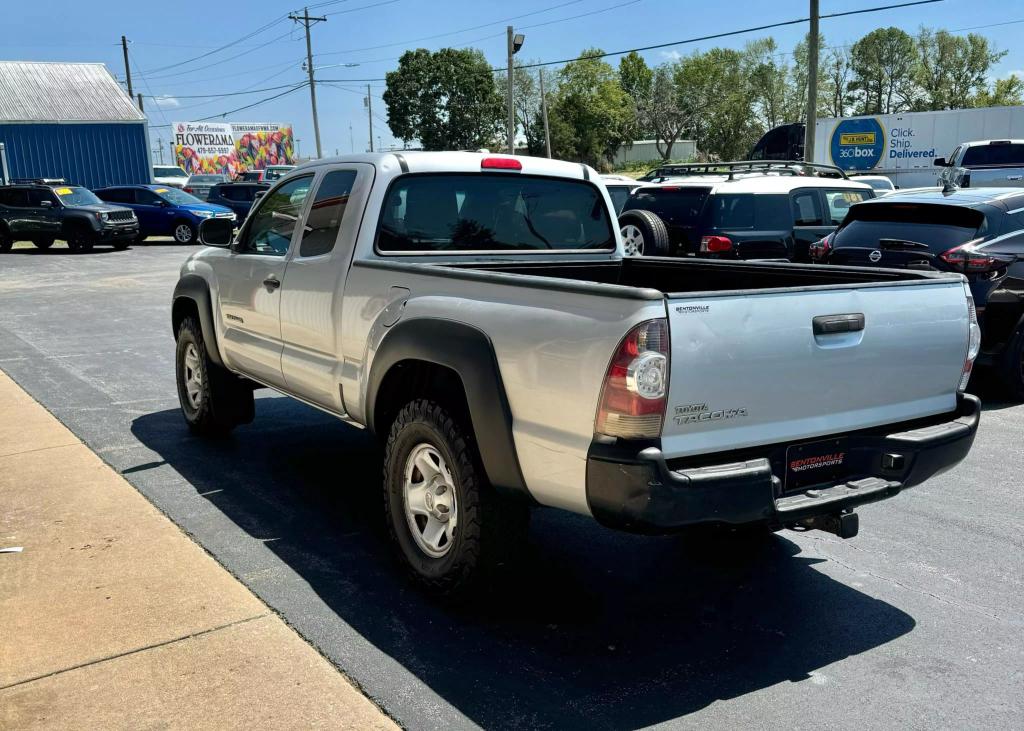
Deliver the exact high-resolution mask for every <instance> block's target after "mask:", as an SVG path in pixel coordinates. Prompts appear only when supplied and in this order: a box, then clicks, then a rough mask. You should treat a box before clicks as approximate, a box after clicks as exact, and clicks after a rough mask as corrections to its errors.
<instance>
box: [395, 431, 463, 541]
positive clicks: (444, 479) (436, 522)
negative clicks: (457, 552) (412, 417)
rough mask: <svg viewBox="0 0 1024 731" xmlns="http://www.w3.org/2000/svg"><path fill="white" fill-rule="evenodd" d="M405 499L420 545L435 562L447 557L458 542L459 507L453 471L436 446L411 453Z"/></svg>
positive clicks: (406, 508)
mask: <svg viewBox="0 0 1024 731" xmlns="http://www.w3.org/2000/svg"><path fill="white" fill-rule="evenodd" d="M402 498H403V504H404V509H405V519H406V522H407V523H408V524H409V531H410V533H412V537H413V540H415V541H416V545H417V546H419V549H420V550H421V551H423V553H425V554H426V555H427V556H430V557H431V558H442V557H443V556H445V555H446V554H447V553H448V552H449V551H450V550H451V547H452V543H453V541H454V539H455V531H456V528H457V526H458V517H459V514H458V503H457V501H456V497H455V480H454V478H453V477H452V473H451V470H449V469H448V465H447V464H445V461H444V458H443V457H442V456H441V453H440V452H438V450H437V448H436V447H434V446H433V445H431V444H427V443H423V444H418V445H416V447H414V448H413V450H412V451H411V452H410V453H409V457H408V459H406V461H405V472H404V482H403V489H402Z"/></svg>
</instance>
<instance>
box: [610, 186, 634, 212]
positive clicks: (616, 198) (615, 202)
mask: <svg viewBox="0 0 1024 731" xmlns="http://www.w3.org/2000/svg"><path fill="white" fill-rule="evenodd" d="M605 187H607V188H608V195H609V196H611V199H612V207H614V208H615V212H616V213H618V212H619V211H621V210H622V207H623V206H624V205H626V201H627V200H629V194H630V193H631V192H632V191H633V188H634V186H632V185H608V186H605Z"/></svg>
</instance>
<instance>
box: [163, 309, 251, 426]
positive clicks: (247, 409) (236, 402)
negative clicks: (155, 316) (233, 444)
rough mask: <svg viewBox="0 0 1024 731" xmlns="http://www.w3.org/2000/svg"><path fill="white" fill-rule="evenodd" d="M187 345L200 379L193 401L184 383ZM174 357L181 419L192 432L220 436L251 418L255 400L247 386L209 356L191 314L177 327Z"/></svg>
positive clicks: (199, 330) (200, 332) (199, 329)
mask: <svg viewBox="0 0 1024 731" xmlns="http://www.w3.org/2000/svg"><path fill="white" fill-rule="evenodd" d="M189 346H192V347H193V348H194V349H195V351H196V355H197V357H198V369H199V372H200V374H201V381H202V386H201V388H200V395H199V400H198V404H197V405H193V403H192V401H191V400H190V398H189V395H188V391H187V386H186V375H185V372H186V368H185V353H186V351H187V350H188V348H189ZM174 361H175V379H176V381H177V385H178V402H179V403H180V404H181V413H182V415H183V416H184V417H185V423H186V424H188V427H189V429H191V430H192V432H193V433H195V434H199V435H202V436H223V435H225V434H227V433H228V432H230V431H231V430H232V429H234V428H235V427H236V426H238V425H239V424H248V423H250V422H251V421H252V420H253V417H254V415H255V403H254V401H253V394H252V388H251V386H250V385H249V384H248V383H246V382H245V381H243V380H242V379H240V378H238V377H237V376H235V375H234V374H233V373H231V372H230V371H228V370H227V369H225V368H223V367H222V366H219V365H217V364H216V363H214V362H213V361H211V360H210V356H209V355H208V354H207V351H206V343H205V342H204V340H203V331H202V328H201V327H200V325H199V322H198V321H197V320H196V319H195V318H193V317H186V318H185V319H184V320H183V321H182V323H181V325H180V326H179V327H178V342H177V349H176V352H175V358H174Z"/></svg>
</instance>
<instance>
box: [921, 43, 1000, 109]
mask: <svg viewBox="0 0 1024 731" xmlns="http://www.w3.org/2000/svg"><path fill="white" fill-rule="evenodd" d="M915 40H916V43H917V48H918V54H919V56H918V64H917V70H916V74H915V78H916V81H917V84H918V86H920V87H921V97H920V100H919V102H918V108H919V109H925V110H927V109H963V108H964V107H969V106H972V104H973V103H974V101H975V99H976V98H977V97H978V95H979V94H981V93H982V92H985V91H987V90H988V76H989V72H990V71H991V70H992V67H993V66H994V65H995V64H996V63H998V62H999V61H1000V60H1001V59H1002V58H1003V57H1004V56H1005V55H1006V52H1005V51H1003V52H999V51H996V50H995V49H994V48H993V47H992V45H991V44H990V43H989V40H988V39H987V38H985V37H984V36H980V35H978V34H977V33H969V34H968V35H966V36H958V35H953V34H952V33H950V32H948V31H944V30H938V31H933V30H931V29H929V28H921V30H920V32H919V33H918V34H917V38H916V39H915Z"/></svg>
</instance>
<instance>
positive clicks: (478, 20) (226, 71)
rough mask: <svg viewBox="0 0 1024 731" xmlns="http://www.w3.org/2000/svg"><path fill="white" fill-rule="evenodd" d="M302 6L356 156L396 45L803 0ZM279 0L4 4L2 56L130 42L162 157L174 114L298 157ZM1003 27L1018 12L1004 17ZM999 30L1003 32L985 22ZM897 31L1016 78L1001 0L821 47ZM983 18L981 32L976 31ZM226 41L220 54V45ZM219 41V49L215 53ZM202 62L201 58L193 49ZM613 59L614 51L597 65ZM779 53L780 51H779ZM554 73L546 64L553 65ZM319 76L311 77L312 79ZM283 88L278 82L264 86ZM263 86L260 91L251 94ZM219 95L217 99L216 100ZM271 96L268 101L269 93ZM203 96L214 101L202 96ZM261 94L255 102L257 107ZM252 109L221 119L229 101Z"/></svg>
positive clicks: (611, 29) (681, 24)
mask: <svg viewBox="0 0 1024 731" xmlns="http://www.w3.org/2000/svg"><path fill="white" fill-rule="evenodd" d="M901 1H902V0H820V12H821V13H822V15H825V14H828V13H835V12H843V11H849V10H857V9H861V8H870V7H877V6H880V5H888V4H893V3H896V2H901ZM309 5H310V15H319V16H324V15H326V17H327V21H326V22H323V23H317V24H315V25H314V26H313V29H312V43H313V55H314V60H313V65H314V67H315V68H316V69H317V72H316V77H317V79H318V84H317V102H318V107H319V118H320V132H321V142H322V147H323V151H324V154H325V155H333V154H335V152H337V153H340V154H345V153H348V152H350V151H356V152H361V151H363V150H365V149H366V147H367V144H368V138H369V122H368V117H369V115H368V114H367V109H366V108H365V106H364V103H363V98H364V97H365V95H366V85H367V84H369V85H370V94H371V96H372V103H373V137H374V145H375V146H378V147H379V146H380V145H383V146H384V147H388V146H391V145H400V144H401V143H400V142H399V141H397V140H395V139H394V138H393V137H392V135H391V132H390V130H389V129H388V127H387V122H386V119H387V112H386V109H385V105H384V101H383V99H381V95H382V94H383V92H384V74H385V73H386V72H388V71H391V70H394V69H395V68H396V67H397V64H398V57H399V56H401V54H402V53H403V52H404V51H405V50H408V49H413V48H429V49H431V50H436V49H438V48H442V47H446V46H450V47H466V46H470V47H475V48H479V49H480V50H481V51H483V52H484V54H485V56H486V57H487V59H488V61H490V62H491V64H492V65H494V66H496V67H503V66H504V65H505V26H506V25H509V24H512V25H514V26H515V27H516V30H517V32H522V33H524V34H525V35H526V42H525V44H524V46H523V49H522V50H521V51H520V52H519V55H518V56H517V58H519V59H522V60H523V61H525V62H530V61H554V60H559V59H565V58H571V57H573V56H575V55H577V54H579V52H580V51H581V50H582V49H584V48H588V47H599V48H602V49H603V50H605V51H619V50H627V49H630V48H633V47H638V46H648V45H654V44H661V43H669V42H674V41H679V40H685V39H688V38H694V37H698V36H703V35H710V34H714V33H722V32H727V31H734V30H739V29H742V28H749V27H753V26H758V25H763V24H769V23H776V22H781V21H786V20H793V19H798V18H803V17H806V16H807V14H808V3H807V2H806V0H798V1H794V0H773V1H772V2H765V1H764V0H725V1H724V2H710V3H709V2H694V1H693V0H547V1H545V0H522V1H521V3H514V4H513V3H508V2H501V3H499V2H494V1H493V0H432V1H425V0H333V1H325V0H309ZM295 10H298V12H299V13H300V14H301V12H302V10H301V7H298V8H293V7H292V6H291V5H290V4H289V0H284V2H282V1H281V0H247V1H246V2H230V3H218V2H210V0H174V2H160V3H140V2H138V0H127V1H122V0H94V1H93V2H82V1H81V0H73V1H68V0H48V2H45V3H39V4H38V5H35V4H31V3H17V4H16V5H15V6H13V7H12V8H8V9H7V10H6V11H5V13H4V26H5V28H4V34H3V35H4V39H3V42H2V43H0V60H17V61H99V62H103V63H105V64H106V65H107V67H108V68H109V69H110V71H111V72H112V73H113V74H114V75H115V76H116V77H117V78H118V79H121V80H123V78H124V60H123V56H122V51H121V42H120V41H121V35H122V34H123V35H125V36H126V37H127V38H128V39H129V41H130V43H129V52H130V59H131V66H132V82H133V86H134V90H135V91H136V92H142V93H143V94H145V95H146V96H147V97H153V98H147V99H145V107H146V113H147V116H148V117H149V120H150V125H151V137H152V138H153V139H152V144H153V146H154V148H155V149H154V160H155V161H158V160H159V152H158V151H157V148H158V146H159V149H161V150H163V151H164V153H165V157H166V159H167V160H168V161H169V160H170V152H169V149H170V148H169V140H170V128H169V125H170V124H171V123H173V122H179V121H197V120H199V119H201V118H205V117H215V118H214V119H211V120H210V121H227V122H231V121H233V122H284V123H291V124H292V125H293V126H294V128H295V136H296V138H297V139H298V140H299V143H298V145H299V152H300V154H301V155H302V156H310V155H313V154H315V142H314V135H313V123H312V113H311V108H310V98H309V89H308V88H305V87H303V88H301V89H298V90H296V91H293V92H291V93H287V92H289V85H292V84H296V83H300V82H302V81H304V80H305V79H306V72H305V71H304V70H303V66H302V65H303V63H304V61H305V51H306V48H305V35H304V33H303V31H302V27H301V25H299V24H297V23H295V22H293V21H291V20H288V19H287V17H285V16H287V15H288V13H289V12H293V11H295ZM1013 21H1019V22H1017V23H1014V22H1013ZM995 24H1000V25H995ZM890 25H892V26H896V27H899V28H902V29H904V30H906V31H908V32H910V33H914V32H916V30H917V29H918V28H919V27H920V26H921V25H926V26H929V27H932V28H945V29H947V30H953V31H962V32H966V30H965V29H976V30H974V31H973V32H977V33H981V34H984V35H986V36H987V37H988V38H990V39H991V40H992V41H993V42H994V43H995V45H996V47H997V48H998V49H1000V50H1005V51H1008V54H1007V55H1006V57H1005V58H1004V59H1003V60H1002V61H1001V62H1000V63H999V64H998V66H997V67H996V69H995V73H994V75H995V76H1005V75H1008V74H1010V73H1012V72H1017V73H1019V74H1020V75H1021V76H1024V45H1022V44H1020V43H1019V42H1017V43H1014V41H1015V40H1017V39H1019V37H1020V33H1021V31H1022V30H1024V5H1021V6H1019V7H1017V8H1015V7H1014V3H1007V2H1003V1H1002V0H973V1H972V2H960V1H959V0H942V2H937V3H934V4H931V5H921V6H917V7H911V8H902V9H895V10H887V11H882V12H878V13H870V14H863V15H854V16H849V17H845V18H838V19H831V20H829V19H823V20H822V22H821V32H822V35H823V37H824V46H825V47H832V46H841V45H848V44H850V43H853V42H854V41H856V40H857V39H858V38H860V37H861V36H862V35H864V34H865V33H868V32H870V31H872V30H874V29H875V28H878V27H884V26H890ZM979 26H992V27H979ZM806 31H807V28H806V24H799V25H793V26H788V27H785V28H778V29H774V30H770V31H761V32H755V33H748V34H744V35H738V36H733V37H730V38H724V39H720V40H715V41H708V42H698V43H690V44H684V45H676V46H672V47H668V48H664V49H660V50H653V51H647V52H645V53H643V55H644V56H645V58H646V59H647V61H648V63H650V64H651V65H655V64H658V63H662V62H664V61H666V60H669V59H671V58H673V57H676V56H678V55H679V54H685V53H690V52H693V51H695V50H706V49H707V48H710V47H713V46H716V45H718V46H724V47H729V48H742V46H743V45H744V43H746V42H747V41H749V40H753V39H755V38H760V37H764V36H767V35H773V36H774V37H775V39H776V41H777V42H778V44H779V48H780V50H781V51H785V52H789V51H792V49H793V47H794V45H795V44H796V43H797V42H798V41H799V40H800V38H801V37H802V36H803V34H804V33H806ZM227 44H231V45H230V46H229V47H227V48H222V47H223V46H225V45H227ZM218 49H220V50H218ZM197 57H199V58H197ZM609 60H610V61H611V62H612V63H616V64H617V62H618V58H617V57H613V58H611V59H609ZM780 60H782V59H780ZM557 68H558V67H557V66H554V67H548V69H549V70H550V72H551V73H555V72H556V70H557ZM321 80H323V81H321ZM271 87H281V88H271ZM263 89H266V91H259V90H263ZM225 94H230V96H223V95H225ZM281 94H283V95H282V96H279V97H278V98H276V99H269V100H266V101H262V100H265V99H267V97H271V96H274V95H281ZM202 95H212V96H202ZM257 102H259V103H257ZM248 105H254V106H251V107H250V108H248V109H244V110H240V111H237V112H233V113H230V114H227V115H226V116H223V117H222V116H220V115H222V114H223V113H225V112H231V111H232V110H235V109H237V108H239V107H244V106H248Z"/></svg>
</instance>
